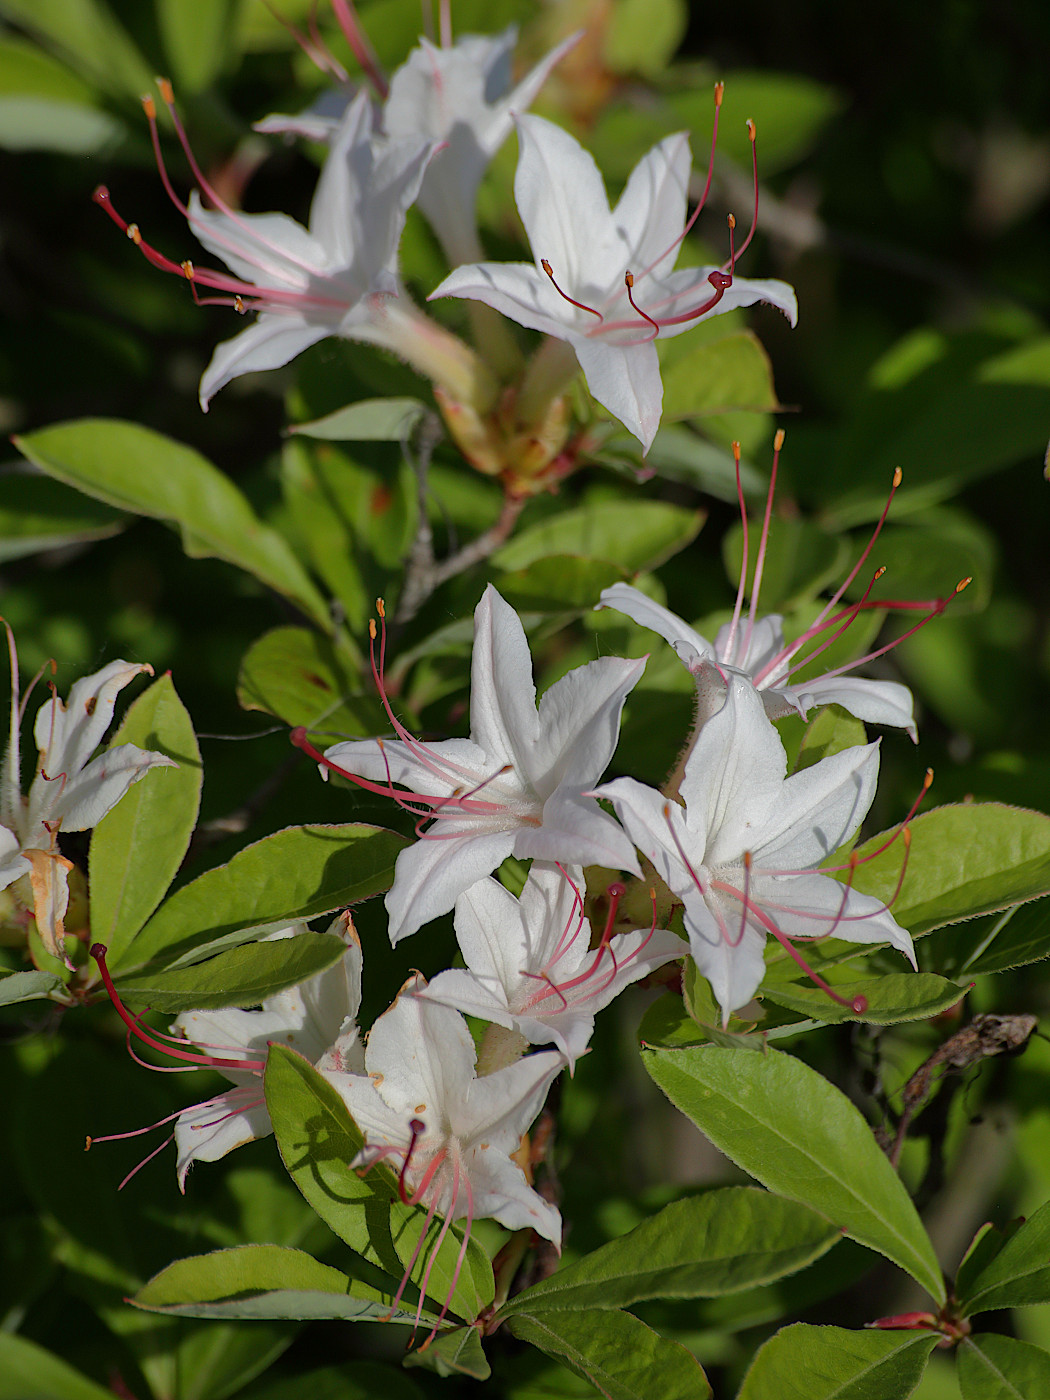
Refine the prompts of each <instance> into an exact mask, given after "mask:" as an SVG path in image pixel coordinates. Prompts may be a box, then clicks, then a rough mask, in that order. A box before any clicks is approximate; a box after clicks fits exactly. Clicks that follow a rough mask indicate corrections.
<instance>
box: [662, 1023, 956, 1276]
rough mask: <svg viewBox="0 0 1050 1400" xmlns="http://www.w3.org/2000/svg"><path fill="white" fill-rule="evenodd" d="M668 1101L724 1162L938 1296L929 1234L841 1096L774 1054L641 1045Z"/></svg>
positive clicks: (937, 1271)
mask: <svg viewBox="0 0 1050 1400" xmlns="http://www.w3.org/2000/svg"><path fill="white" fill-rule="evenodd" d="M642 1060H643V1063H644V1064H645V1067H646V1069H647V1070H648V1071H649V1073H650V1075H651V1076H652V1077H653V1079H655V1081H656V1083H657V1084H658V1085H659V1086H660V1088H661V1089H663V1091H664V1093H665V1094H666V1095H667V1096H668V1098H669V1099H670V1100H671V1102H672V1103H673V1104H674V1105H675V1106H676V1107H677V1108H680V1109H681V1110H682V1112H683V1113H685V1114H686V1115H687V1116H688V1117H689V1118H691V1119H692V1120H693V1122H694V1123H695V1124H696V1125H697V1127H698V1128H700V1129H701V1131H702V1132H703V1133H705V1134H706V1136H707V1137H709V1138H710V1139H711V1141H712V1142H713V1143H714V1144H715V1146H716V1147H718V1148H719V1149H720V1150H721V1151H722V1152H724V1153H725V1155H726V1156H727V1157H728V1158H729V1159H730V1161H732V1162H735V1163H736V1164H737V1166H739V1167H742V1168H743V1169H744V1171H746V1172H749V1173H750V1174H751V1175H752V1176H753V1177H755V1178H756V1179H757V1180H758V1181H760V1182H761V1183H762V1185H763V1186H766V1187H768V1188H769V1189H770V1190H771V1191H775V1192H777V1193H778V1194H779V1195H782V1196H787V1197H788V1199H789V1200H794V1201H801V1202H802V1203H803V1204H805V1205H808V1206H810V1207H811V1208H812V1209H813V1210H816V1211H818V1212H819V1213H820V1214H821V1215H823V1216H826V1217H827V1219H828V1220H830V1221H831V1222H832V1223H833V1224H834V1225H837V1226H838V1227H839V1228H840V1229H841V1230H842V1232H843V1233H844V1234H846V1235H849V1236H850V1238H851V1239H855V1240H857V1241H858V1242H859V1243H860V1244H865V1245H867V1246H868V1248H869V1249H874V1250H877V1251H878V1252H879V1253H880V1254H884V1255H886V1257H887V1258H888V1259H892V1260H893V1262H894V1263H896V1264H899V1265H900V1267H901V1268H902V1269H905V1270H906V1271H907V1272H908V1273H910V1274H911V1275H912V1277H913V1278H915V1279H917V1280H918V1282H919V1283H921V1284H922V1286H923V1287H924V1288H925V1289H926V1290H927V1291H928V1292H929V1293H930V1294H931V1295H932V1296H933V1297H934V1298H935V1299H937V1301H938V1302H943V1300H944V1296H945V1293H944V1280H943V1278H942V1276H941V1270H940V1266H939V1265H938V1263H937V1259H936V1256H935V1255H934V1252H933V1246H932V1245H931V1243H930V1239H929V1236H928V1235H927V1233H926V1231H925V1229H924V1228H923V1225H922V1221H921V1220H920V1219H919V1216H918V1213H917V1212H916V1210H915V1207H914V1205H913V1204H912V1202H911V1198H910V1197H909V1196H908V1193H907V1191H906V1190H905V1189H904V1186H903V1184H902V1183H901V1180H900V1178H899V1177H898V1176H897V1174H896V1172H895V1171H894V1170H893V1168H892V1167H891V1166H890V1164H889V1162H888V1161H887V1159H886V1157H885V1156H884V1154H883V1153H882V1151H881V1150H880V1148H879V1146H878V1144H877V1143H876V1141H875V1138H874V1136H873V1134H872V1131H871V1129H870V1128H869V1127H868V1125H867V1123H865V1121H864V1119H863V1118H862V1117H861V1115H860V1113H859V1112H858V1111H857V1109H856V1108H854V1106H853V1105H852V1104H851V1103H850V1101H849V1100H848V1099H847V1098H846V1096H845V1095H844V1094H843V1093H842V1092H841V1091H840V1090H838V1089H836V1088H835V1087H834V1086H833V1085H832V1084H829V1083H828V1081H827V1080H826V1079H824V1078H823V1077H822V1076H821V1075H819V1074H818V1073H817V1072H816V1070H813V1069H810V1068H809V1066H808V1065H806V1064H803V1063H802V1061H801V1060H796V1059H794V1058H793V1057H792V1056H790V1055H784V1054H781V1053H779V1052H778V1051H775V1050H770V1051H767V1053H766V1054H764V1055H759V1054H755V1053H754V1052H752V1051H750V1050H740V1049H722V1048H720V1047H715V1046H710V1047H704V1048H695V1049H684V1050H646V1051H643V1052H642Z"/></svg>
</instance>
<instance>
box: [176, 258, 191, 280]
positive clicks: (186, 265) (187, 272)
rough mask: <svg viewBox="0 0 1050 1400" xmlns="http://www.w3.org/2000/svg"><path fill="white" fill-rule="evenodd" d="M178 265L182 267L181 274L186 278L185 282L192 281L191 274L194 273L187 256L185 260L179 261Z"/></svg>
mask: <svg viewBox="0 0 1050 1400" xmlns="http://www.w3.org/2000/svg"><path fill="white" fill-rule="evenodd" d="M179 266H180V267H181V268H182V274H183V276H184V277H185V278H186V281H187V282H192V281H193V275H194V274H193V264H192V263H191V262H190V260H189V258H186V259H185V261H183V262H181V263H180V264H179Z"/></svg>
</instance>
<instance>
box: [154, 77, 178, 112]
mask: <svg viewBox="0 0 1050 1400" xmlns="http://www.w3.org/2000/svg"><path fill="white" fill-rule="evenodd" d="M157 91H158V92H159V93H160V100H161V101H162V102H163V103H164V104H165V105H166V106H168V107H171V106H173V105H174V103H175V91H174V89H173V88H172V86H171V79H170V78H158V79H157Z"/></svg>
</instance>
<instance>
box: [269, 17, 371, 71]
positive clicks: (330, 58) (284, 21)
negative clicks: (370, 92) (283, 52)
mask: <svg viewBox="0 0 1050 1400" xmlns="http://www.w3.org/2000/svg"><path fill="white" fill-rule="evenodd" d="M263 4H264V5H265V6H266V8H267V9H268V10H269V12H270V14H271V15H273V17H274V19H275V20H276V21H277V23H278V24H279V25H281V26H282V28H284V29H285V30H286V31H287V32H288V33H289V34H290V35H291V36H292V38H293V39H294V40H295V42H296V43H297V44H298V45H299V47H300V48H301V49H302V51H303V53H304V54H305V55H306V57H307V58H308V59H309V60H310V62H311V63H312V64H314V65H315V67H317V68H319V69H320V71H321V72H322V73H326V74H327V75H328V76H329V77H330V78H331V79H332V80H333V81H334V82H336V83H338V84H339V85H340V86H342V85H343V84H345V83H348V82H349V81H350V78H349V74H348V73H347V71H346V69H345V68H344V67H343V65H342V64H341V63H340V62H339V60H338V59H337V58H336V57H335V55H334V54H333V53H332V52H331V51H330V49H329V48H328V46H327V44H326V43H325V41H324V37H323V35H322V34H321V31H320V29H319V28H318V26H317V5H316V3H315V4H313V5H312V6H311V8H310V18H309V21H308V22H309V25H310V34H309V37H308V36H307V35H305V34H304V33H303V32H302V30H301V29H297V28H296V26H295V25H294V24H293V23H292V22H291V20H290V19H288V18H287V17H286V16H285V15H282V14H281V12H280V10H279V9H278V8H277V6H276V5H272V4H271V3H270V0H263Z"/></svg>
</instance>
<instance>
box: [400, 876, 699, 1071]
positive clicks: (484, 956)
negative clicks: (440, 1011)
mask: <svg viewBox="0 0 1050 1400" xmlns="http://www.w3.org/2000/svg"><path fill="white" fill-rule="evenodd" d="M582 878H583V872H582V871H581V870H579V869H577V868H570V869H568V870H562V869H559V868H558V867H557V866H550V865H543V864H541V863H540V862H537V863H535V864H534V865H533V867H532V870H531V871H530V873H529V878H528V880H527V881H526V882H525V888H524V889H523V890H522V892H521V898H520V900H519V899H515V898H514V896H513V895H512V894H511V893H510V892H509V891H508V890H506V889H505V888H504V887H503V886H502V885H501V884H500V882H499V881H498V880H493V879H485V880H479V881H478V883H477V884H476V885H472V886H471V888H470V889H469V890H467V892H466V894H464V895H461V896H460V898H459V900H458V901H457V902H456V937H457V938H458V940H459V947H460V951H461V952H462V954H463V960H464V962H465V963H466V965H467V966H466V970H465V971H461V970H459V969H452V970H451V971H448V972H442V973H439V974H438V976H437V977H435V978H434V979H433V981H432V982H431V983H430V984H429V986H428V987H427V989H426V991H425V993H423V995H425V996H427V997H428V998H429V999H430V1000H432V1001H440V1002H442V1003H443V1004H444V1005H446V1006H454V1007H455V1008H456V1009H457V1010H459V1011H463V1012H466V1013H467V1014H468V1015H470V1016H479V1017H481V1018H482V1019H483V1020H486V1021H494V1022H495V1023H496V1024H497V1025H500V1026H506V1027H507V1028H508V1029H510V1030H515V1031H517V1032H519V1034H521V1035H523V1036H524V1037H525V1039H526V1040H527V1041H529V1042H530V1043H531V1044H533V1045H546V1044H549V1043H551V1042H553V1044H555V1045H556V1046H557V1047H558V1049H559V1050H560V1051H561V1052H562V1054H563V1055H565V1057H566V1059H567V1060H568V1062H569V1067H570V1069H571V1068H572V1067H573V1066H574V1065H575V1062H576V1060H577V1058H578V1057H579V1056H580V1055H582V1054H583V1052H584V1050H585V1049H586V1048H587V1042H588V1041H589V1040H590V1038H591V1032H592V1031H593V1029H594V1016H595V1013H596V1012H597V1011H600V1010H601V1009H602V1007H603V1006H607V1005H608V1004H609V1002H611V1001H612V1000H613V998H614V997H616V996H618V995H619V993H620V992H622V991H623V989H624V988H625V987H626V986H628V985H629V984H630V983H631V982H636V981H637V980H638V979H639V978H640V977H644V976H646V974H647V973H649V972H651V971H652V970H653V968H656V967H660V966H661V965H662V964H663V963H665V962H669V961H670V960H671V959H672V958H680V957H681V956H682V955H683V953H684V952H685V945H684V944H683V943H682V940H681V939H680V938H677V937H676V936H675V935H674V934H673V933H667V932H665V931H664V930H663V929H654V928H649V929H637V930H635V931H634V932H631V933H621V934H617V935H616V936H615V937H609V930H610V929H611V927H612V922H613V917H614V914H615V908H616V892H615V890H614V889H611V890H610V894H611V895H612V896H613V904H612V908H611V910H610V914H609V919H608V923H607V927H606V930H605V934H604V936H603V937H602V939H601V941H600V942H599V944H598V947H597V948H591V947H590V942H591V926H590V924H589V923H588V921H587V919H586V918H585V917H584V910H583V891H582ZM622 891H623V886H620V887H619V893H621V894H622Z"/></svg>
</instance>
